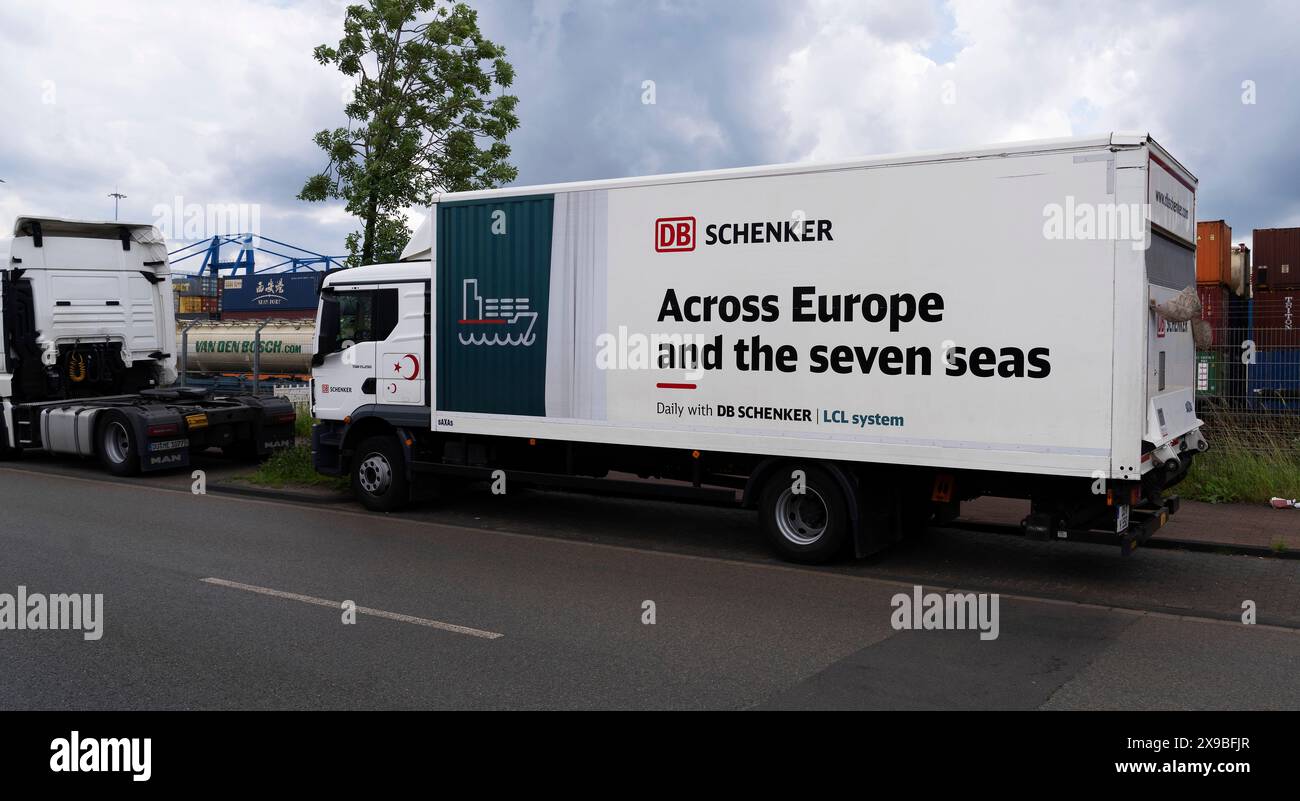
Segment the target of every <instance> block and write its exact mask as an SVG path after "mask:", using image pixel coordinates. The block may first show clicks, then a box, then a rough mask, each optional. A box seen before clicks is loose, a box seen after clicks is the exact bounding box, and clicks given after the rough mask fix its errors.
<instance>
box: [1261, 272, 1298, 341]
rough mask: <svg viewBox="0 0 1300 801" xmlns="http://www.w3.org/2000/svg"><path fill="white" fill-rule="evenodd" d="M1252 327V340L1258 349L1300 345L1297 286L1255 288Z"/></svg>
mask: <svg viewBox="0 0 1300 801" xmlns="http://www.w3.org/2000/svg"><path fill="white" fill-rule="evenodd" d="M1251 305H1252V307H1253V311H1254V320H1255V330H1254V331H1253V332H1252V334H1253V335H1252V339H1254V341H1255V347H1257V348H1260V349H1268V350H1274V349H1290V348H1300V288H1296V289H1260V288H1258V287H1257V288H1256V289H1255V298H1254V300H1253V301H1252V304H1251Z"/></svg>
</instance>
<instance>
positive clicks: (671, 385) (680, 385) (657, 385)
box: [655, 382, 695, 389]
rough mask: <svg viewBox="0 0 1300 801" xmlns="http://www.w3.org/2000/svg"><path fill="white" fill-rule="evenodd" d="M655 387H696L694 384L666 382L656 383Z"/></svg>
mask: <svg viewBox="0 0 1300 801" xmlns="http://www.w3.org/2000/svg"><path fill="white" fill-rule="evenodd" d="M655 387H657V388H658V389H695V385H694V384H669V383H666V382H660V383H658V384H655Z"/></svg>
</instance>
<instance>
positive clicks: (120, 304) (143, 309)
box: [0, 217, 295, 475]
mask: <svg viewBox="0 0 1300 801" xmlns="http://www.w3.org/2000/svg"><path fill="white" fill-rule="evenodd" d="M175 327H176V323H175V319H174V312H173V306H172V287H171V275H170V270H169V268H168V263H167V250H166V245H165V241H164V239H163V237H162V235H161V233H160V232H159V231H158V229H157V228H155V227H154V226H152V225H148V224H131V223H118V222H112V223H109V222H94V221H81V220H66V219H59V218H51V217H19V218H18V220H17V222H16V223H15V226H14V239H13V244H12V248H11V254H10V259H9V263H8V265H6V268H5V269H3V270H0V336H2V337H3V347H0V457H9V458H12V457H14V456H17V455H19V454H21V453H22V452H23V451H28V450H32V451H45V452H48V453H54V454H68V455H76V456H92V457H97V458H98V459H99V460H100V461H101V462H102V463H103V464H104V466H105V467H106V468H107V469H109V470H110V471H112V472H114V473H117V474H122V475H126V474H132V473H136V472H140V471H153V470H163V469H172V468H180V467H185V466H187V465H189V461H190V453H191V452H192V451H195V450H201V449H205V448H208V447H214V446H217V447H221V448H223V449H224V450H227V451H230V452H233V453H235V454H238V455H240V456H246V457H259V456H265V455H266V454H268V453H270V452H271V451H272V450H274V449H275V448H280V447H288V446H291V445H292V444H293V436H294V435H293V423H294V418H295V414H294V410H293V406H292V405H291V404H290V403H289V402H288V401H286V400H283V399H279V398H255V397H251V396H244V395H221V394H214V393H209V392H205V391H203V390H196V389H193V388H186V387H176V386H172V384H173V382H174V381H175V380H176V367H175V365H176V359H175V355H174V353H173V351H174V338H175Z"/></svg>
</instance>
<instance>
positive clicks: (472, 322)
mask: <svg viewBox="0 0 1300 801" xmlns="http://www.w3.org/2000/svg"><path fill="white" fill-rule="evenodd" d="M460 324H461V325H505V324H506V321H505V320H499V319H498V320H461V321H460Z"/></svg>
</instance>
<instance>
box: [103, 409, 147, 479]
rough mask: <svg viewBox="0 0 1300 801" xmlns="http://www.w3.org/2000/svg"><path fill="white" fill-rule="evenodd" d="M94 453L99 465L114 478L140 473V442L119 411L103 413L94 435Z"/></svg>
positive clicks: (129, 422) (127, 420) (129, 423)
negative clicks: (97, 457)
mask: <svg viewBox="0 0 1300 801" xmlns="http://www.w3.org/2000/svg"><path fill="white" fill-rule="evenodd" d="M95 451H96V455H98V456H99V463H100V464H101V465H103V466H104V469H105V470H107V471H108V472H110V473H112V474H113V475H115V476H133V475H136V474H137V473H139V472H140V440H139V438H138V437H136V435H135V428H134V427H133V426H132V425H131V420H130V419H129V418H128V417H127V416H126V415H125V414H123V413H121V412H119V411H112V410H110V411H106V412H104V416H103V417H102V418H101V419H100V421H99V426H98V427H97V429H96V433H95Z"/></svg>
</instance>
